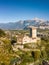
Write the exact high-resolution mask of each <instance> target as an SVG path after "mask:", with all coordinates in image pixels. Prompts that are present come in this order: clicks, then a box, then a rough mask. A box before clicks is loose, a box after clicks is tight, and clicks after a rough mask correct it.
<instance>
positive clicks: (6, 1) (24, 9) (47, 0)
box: [0, 0, 49, 23]
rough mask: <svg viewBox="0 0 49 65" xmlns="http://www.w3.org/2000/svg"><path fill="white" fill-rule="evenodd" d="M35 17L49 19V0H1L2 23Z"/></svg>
mask: <svg viewBox="0 0 49 65" xmlns="http://www.w3.org/2000/svg"><path fill="white" fill-rule="evenodd" d="M35 17H37V18H42V19H45V20H49V0H0V23H5V22H16V21H18V20H26V19H33V18H35Z"/></svg>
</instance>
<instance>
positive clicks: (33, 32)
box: [29, 26, 37, 38]
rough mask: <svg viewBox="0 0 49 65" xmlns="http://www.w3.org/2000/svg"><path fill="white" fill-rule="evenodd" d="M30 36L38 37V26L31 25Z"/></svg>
mask: <svg viewBox="0 0 49 65" xmlns="http://www.w3.org/2000/svg"><path fill="white" fill-rule="evenodd" d="M29 28H30V37H32V38H36V37H37V29H36V27H33V26H30V27H29Z"/></svg>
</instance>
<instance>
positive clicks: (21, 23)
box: [0, 18, 49, 30]
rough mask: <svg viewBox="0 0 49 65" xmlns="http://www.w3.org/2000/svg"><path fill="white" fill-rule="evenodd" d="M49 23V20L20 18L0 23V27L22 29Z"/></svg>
mask: <svg viewBox="0 0 49 65" xmlns="http://www.w3.org/2000/svg"><path fill="white" fill-rule="evenodd" d="M42 24H44V25H49V21H45V20H43V19H39V18H34V19H32V20H20V21H18V22H9V23H0V28H1V29H5V30H17V29H18V30H20V29H21V30H22V29H27V27H28V26H36V27H38V26H40V25H42Z"/></svg>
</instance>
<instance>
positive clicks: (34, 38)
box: [17, 26, 40, 44]
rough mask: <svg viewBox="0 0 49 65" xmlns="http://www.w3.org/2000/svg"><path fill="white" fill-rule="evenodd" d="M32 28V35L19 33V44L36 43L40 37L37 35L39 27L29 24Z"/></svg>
mask: <svg viewBox="0 0 49 65" xmlns="http://www.w3.org/2000/svg"><path fill="white" fill-rule="evenodd" d="M29 29H30V35H29V36H27V35H24V36H21V35H19V36H18V37H17V43H18V44H26V43H36V42H37V41H38V40H40V38H38V37H37V28H36V27H33V26H29Z"/></svg>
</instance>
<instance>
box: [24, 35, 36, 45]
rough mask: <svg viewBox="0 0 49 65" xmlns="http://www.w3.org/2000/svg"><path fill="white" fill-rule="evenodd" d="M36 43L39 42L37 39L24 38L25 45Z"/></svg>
mask: <svg viewBox="0 0 49 65" xmlns="http://www.w3.org/2000/svg"><path fill="white" fill-rule="evenodd" d="M33 42H34V43H35V42H37V39H36V38H34V39H33V38H30V37H28V36H24V38H23V44H25V43H33Z"/></svg>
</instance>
